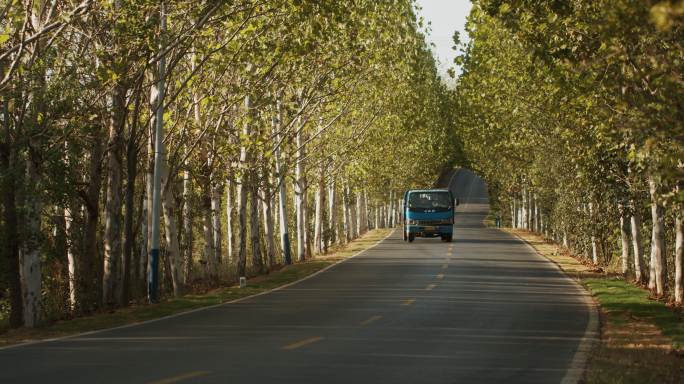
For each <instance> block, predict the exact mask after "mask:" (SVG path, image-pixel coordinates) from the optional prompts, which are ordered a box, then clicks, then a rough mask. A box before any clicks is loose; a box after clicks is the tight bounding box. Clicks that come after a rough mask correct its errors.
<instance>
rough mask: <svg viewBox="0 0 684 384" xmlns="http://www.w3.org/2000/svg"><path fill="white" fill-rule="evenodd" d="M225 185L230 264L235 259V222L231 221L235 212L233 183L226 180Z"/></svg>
mask: <svg viewBox="0 0 684 384" xmlns="http://www.w3.org/2000/svg"><path fill="white" fill-rule="evenodd" d="M226 184H227V188H226V235H227V236H228V238H227V239H226V240H227V243H228V244H227V246H228V252H227V253H228V262H229V263H232V262H233V258H234V257H235V251H234V249H235V230H234V229H233V226H234V225H235V220H234V219H233V216H234V211H235V207H234V205H235V200H234V198H235V194H234V193H233V189H234V188H235V187H234V186H233V184H234V183H233V181H232V180H228V181H227V183H226Z"/></svg>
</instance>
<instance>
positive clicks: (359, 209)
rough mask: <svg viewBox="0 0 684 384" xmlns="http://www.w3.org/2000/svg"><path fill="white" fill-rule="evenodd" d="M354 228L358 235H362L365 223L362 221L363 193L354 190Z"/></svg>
mask: <svg viewBox="0 0 684 384" xmlns="http://www.w3.org/2000/svg"><path fill="white" fill-rule="evenodd" d="M356 213H357V216H356V230H357V232H358V235H359V236H361V235H363V233H364V232H366V231H365V227H366V226H365V223H364V221H363V193H361V192H356Z"/></svg>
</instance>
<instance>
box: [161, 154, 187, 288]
mask: <svg viewBox="0 0 684 384" xmlns="http://www.w3.org/2000/svg"><path fill="white" fill-rule="evenodd" d="M166 153H167V149H166V145H164V151H163V152H162V154H161V161H162V164H161V180H162V184H161V187H162V194H161V203H162V212H163V215H164V234H165V236H166V249H165V250H166V256H167V260H168V263H169V265H170V267H171V281H172V282H173V294H174V296H184V295H185V283H184V282H183V265H182V264H181V260H180V247H179V244H178V232H177V231H176V218H175V216H174V207H173V188H172V184H173V181H172V180H171V179H170V175H169V162H168V158H167V155H166Z"/></svg>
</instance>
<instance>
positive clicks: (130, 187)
mask: <svg viewBox="0 0 684 384" xmlns="http://www.w3.org/2000/svg"><path fill="white" fill-rule="evenodd" d="M135 92H138V89H136V90H135ZM138 95H139V94H138ZM139 109H140V97H139V96H138V97H136V99H135V106H134V108H133V119H132V123H131V131H130V133H129V136H128V143H127V145H126V192H125V207H126V208H125V215H124V242H123V263H122V267H123V268H122V280H121V304H122V305H124V306H128V302H129V301H130V300H131V253H132V249H133V242H134V241H135V235H134V234H133V216H134V215H135V208H134V207H133V205H134V204H135V201H134V200H135V177H136V176H137V165H138V156H137V154H138V150H137V148H136V139H137V133H136V128H137V126H138V110H139Z"/></svg>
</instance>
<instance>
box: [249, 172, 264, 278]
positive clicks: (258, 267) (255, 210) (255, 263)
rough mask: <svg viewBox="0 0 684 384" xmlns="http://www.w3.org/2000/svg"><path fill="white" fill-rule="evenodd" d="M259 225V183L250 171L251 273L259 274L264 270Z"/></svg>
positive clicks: (254, 174)
mask: <svg viewBox="0 0 684 384" xmlns="http://www.w3.org/2000/svg"><path fill="white" fill-rule="evenodd" d="M259 225H260V223H259V185H258V180H257V175H256V173H252V174H251V175H250V190H249V229H250V240H251V244H252V273H253V274H255V275H261V274H263V273H264V272H265V271H264V262H263V257H262V255H261V243H260V242H259V236H260V231H259Z"/></svg>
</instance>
